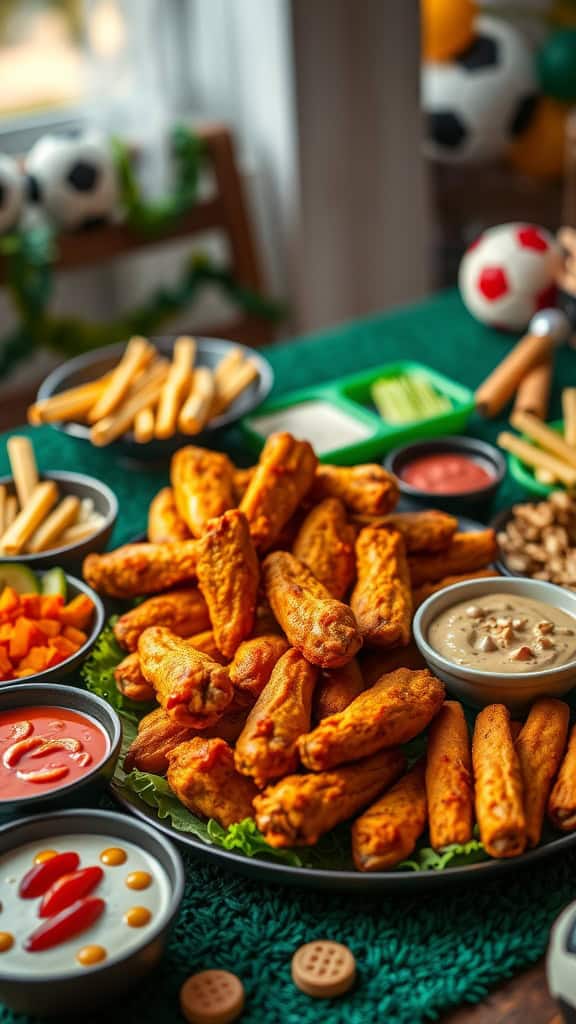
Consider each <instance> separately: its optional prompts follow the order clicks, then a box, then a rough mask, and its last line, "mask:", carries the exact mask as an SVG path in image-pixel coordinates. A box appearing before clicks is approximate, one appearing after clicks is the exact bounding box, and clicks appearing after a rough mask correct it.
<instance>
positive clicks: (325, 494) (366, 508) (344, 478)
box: [310, 463, 399, 516]
mask: <svg viewBox="0 0 576 1024" xmlns="http://www.w3.org/2000/svg"><path fill="white" fill-rule="evenodd" d="M310 497H311V499H312V501H322V500H323V499H324V498H340V501H343V502H344V504H345V506H346V508H347V509H348V511H349V512H352V513H354V514H357V515H368V516H383V515H386V513H387V512H391V511H392V509H393V508H394V507H395V506H396V503H397V501H398V497H399V491H398V483H397V481H396V477H394V476H392V474H391V473H388V472H387V470H385V469H384V468H383V467H382V466H378V465H377V464H376V463H367V464H365V465H362V466H327V465H320V466H318V469H317V470H316V477H315V479H314V485H313V487H312V491H311V493H310Z"/></svg>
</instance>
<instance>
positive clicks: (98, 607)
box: [0, 558, 106, 693]
mask: <svg viewBox="0 0 576 1024" xmlns="http://www.w3.org/2000/svg"><path fill="white" fill-rule="evenodd" d="M8 561H10V562H11V561H12V559H8V558H4V559H1V560H0V568H1V567H2V562H8ZM66 584H67V598H66V600H67V601H71V600H72V598H74V597H77V596H78V594H86V596H87V597H89V598H90V600H91V601H92V602H93V604H94V617H93V620H92V629H91V631H90V634H89V636H88V639H87V641H86V643H85V644H83V645H82V647H80V648H79V650H77V651H76V653H75V654H71V655H70V657H69V658H66V661H61V662H60V664H59V665H54V667H53V668H47V669H45V670H44V672H36V673H35V674H34V675H33V676H27V677H26V681H27V682H28V683H60V682H62V680H64V679H66V677H67V676H69V675H71V674H72V672H74V671H75V670H76V669H77V668H79V666H80V665H81V664H82V662H84V661H85V660H86V658H87V657H88V655H89V653H90V651H91V650H92V648H93V646H94V644H95V643H96V641H97V639H98V637H99V636H100V633H101V632H102V630H103V629H104V623H105V621H106V611H105V609H104V605H103V604H102V601H101V600H100V598H99V597H98V594H97V593H96V592H95V591H94V590H92V588H91V587H89V586H88V585H87V584H86V583H84V582H83V580H78V579H76V577H75V576H68V574H66ZM21 682H22V680H21V679H1V680H0V693H1V692H2V690H3V689H4V688H5V687H7V686H19V685H20V684H21Z"/></svg>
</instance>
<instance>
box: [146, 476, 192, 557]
mask: <svg viewBox="0 0 576 1024" xmlns="http://www.w3.org/2000/svg"><path fill="white" fill-rule="evenodd" d="M191 537H192V534H191V533H190V530H189V529H188V527H187V526H186V523H185V522H184V520H183V519H182V516H181V515H180V513H179V512H178V509H177V508H176V499H175V497H174V491H173V489H172V487H163V488H162V490H161V491H158V494H157V495H156V497H155V498H152V501H151V502H150V508H149V509H148V540H149V541H150V543H151V544H172V543H174V542H175V541H179V540H190V539H191Z"/></svg>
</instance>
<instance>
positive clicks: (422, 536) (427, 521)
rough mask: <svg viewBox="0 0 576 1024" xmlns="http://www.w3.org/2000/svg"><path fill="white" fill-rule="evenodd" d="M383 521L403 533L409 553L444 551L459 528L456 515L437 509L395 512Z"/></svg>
mask: <svg viewBox="0 0 576 1024" xmlns="http://www.w3.org/2000/svg"><path fill="white" fill-rule="evenodd" d="M381 522H382V525H383V526H384V527H385V528H387V529H390V530H396V531H397V532H398V533H399V534H401V536H402V538H403V540H404V544H405V545H406V551H407V552H408V554H409V555H410V554H413V553H414V552H419V551H428V552H433V551H444V549H445V548H447V547H448V545H449V544H450V541H451V540H452V538H453V536H454V534H455V533H456V531H457V529H458V520H457V519H456V516H450V515H448V513H447V512H439V511H437V510H436V509H424V510H423V511H422V512H393V513H392V515H389V516H385V517H384V519H383V520H382V521H381ZM373 525H377V524H376V523H374V524H373Z"/></svg>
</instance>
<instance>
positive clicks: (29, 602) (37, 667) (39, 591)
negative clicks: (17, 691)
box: [0, 562, 105, 687]
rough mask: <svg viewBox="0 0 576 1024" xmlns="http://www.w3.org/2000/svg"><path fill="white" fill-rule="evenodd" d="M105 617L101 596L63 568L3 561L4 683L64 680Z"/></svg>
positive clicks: (0, 651)
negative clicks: (35, 569)
mask: <svg viewBox="0 0 576 1024" xmlns="http://www.w3.org/2000/svg"><path fill="white" fill-rule="evenodd" d="M104 621H105V611H104V606H103V604H102V602H101V600H100V598H99V597H98V595H97V594H95V593H94V591H93V590H91V588H90V587H88V586H86V584H85V583H83V582H82V581H81V580H78V579H75V578H74V577H73V576H68V575H67V574H66V573H64V572H63V571H62V570H61V569H59V568H54V569H50V570H48V571H47V572H45V573H37V574H36V573H33V572H32V571H31V570H30V569H24V567H23V566H18V565H16V564H15V563H8V562H0V687H1V686H8V685H10V683H19V682H43V681H44V680H46V681H50V682H53V683H56V682H59V681H61V680H63V679H65V678H66V677H67V676H69V675H70V674H71V673H72V672H73V671H74V670H75V669H77V668H78V666H79V665H80V664H81V663H82V662H83V661H84V659H85V658H86V657H87V655H88V653H89V652H90V650H91V648H92V647H93V645H94V643H95V642H96V640H97V639H98V636H99V635H100V633H101V631H102V628H103V626H104Z"/></svg>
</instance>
